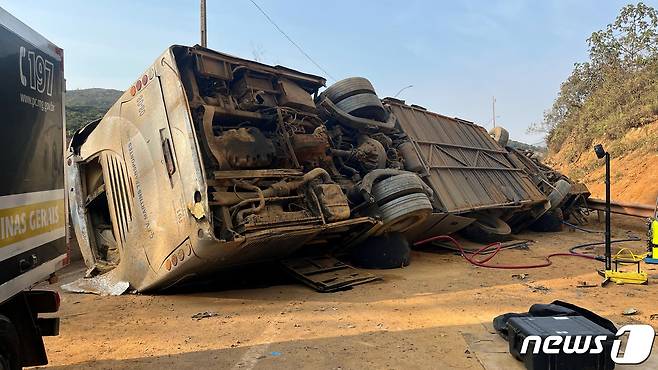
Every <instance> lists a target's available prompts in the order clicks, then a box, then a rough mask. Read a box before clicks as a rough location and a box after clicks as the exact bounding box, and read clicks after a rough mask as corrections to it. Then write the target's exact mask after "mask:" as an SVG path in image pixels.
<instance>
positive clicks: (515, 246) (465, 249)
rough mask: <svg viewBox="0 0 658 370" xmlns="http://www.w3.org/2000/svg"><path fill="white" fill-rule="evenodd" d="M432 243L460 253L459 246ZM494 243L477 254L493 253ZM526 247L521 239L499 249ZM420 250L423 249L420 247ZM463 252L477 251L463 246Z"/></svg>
mask: <svg viewBox="0 0 658 370" xmlns="http://www.w3.org/2000/svg"><path fill="white" fill-rule="evenodd" d="M434 245H436V246H438V247H441V248H442V249H446V250H449V251H452V252H459V253H460V254H461V250H459V248H455V247H451V246H449V245H447V244H444V243H434ZM495 245H496V244H494V245H489V247H488V248H487V249H485V250H483V251H481V252H480V253H478V255H480V256H486V255H489V254H491V253H494V252H495V249H496V248H494V246H495ZM527 247H528V241H525V240H523V241H519V242H517V243H514V244H503V247H502V248H500V250H508V249H524V248H527ZM420 250H422V251H425V249H420ZM464 252H465V253H468V254H473V253H475V252H477V249H467V248H464Z"/></svg>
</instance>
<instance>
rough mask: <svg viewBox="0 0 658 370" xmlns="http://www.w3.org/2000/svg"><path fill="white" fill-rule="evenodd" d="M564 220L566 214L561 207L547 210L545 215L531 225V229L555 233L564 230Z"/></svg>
mask: <svg viewBox="0 0 658 370" xmlns="http://www.w3.org/2000/svg"><path fill="white" fill-rule="evenodd" d="M563 221H564V214H563V213H562V210H561V209H560V208H558V209H556V210H553V211H550V212H546V213H544V215H543V216H541V217H539V219H537V221H535V222H533V223H532V225H530V230H532V231H538V232H549V233H554V232H558V231H562V225H563V223H562V222H563Z"/></svg>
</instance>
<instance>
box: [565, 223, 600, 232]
mask: <svg viewBox="0 0 658 370" xmlns="http://www.w3.org/2000/svg"><path fill="white" fill-rule="evenodd" d="M562 223H563V224H565V225H567V226H569V227H573V228H574V229H576V230H580V231H584V232H586V233H590V234H603V233H604V232H605V231H598V230H590V229H585V228H584V227H580V226H578V225H574V224H570V223H568V222H566V221H562Z"/></svg>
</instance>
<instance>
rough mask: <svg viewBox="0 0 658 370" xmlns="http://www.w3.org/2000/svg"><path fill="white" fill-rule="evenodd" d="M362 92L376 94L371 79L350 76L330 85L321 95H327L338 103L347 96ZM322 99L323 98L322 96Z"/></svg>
mask: <svg viewBox="0 0 658 370" xmlns="http://www.w3.org/2000/svg"><path fill="white" fill-rule="evenodd" d="M361 93H371V94H375V95H376V93H375V88H374V87H373V86H372V84H371V83H370V81H368V80H367V79H365V78H363V77H350V78H346V79H344V80H340V81H338V82H336V83H335V84H333V85H331V86H329V87H328V88H327V89H326V90H324V91H323V92H322V93H321V94H320V96H321V97H323V98H324V97H327V98H328V99H329V100H331V101H332V102H334V103H338V102H339V101H341V100H343V99H345V98H349V97H350V96H353V95H357V94H361ZM320 100H322V98H321V99H320Z"/></svg>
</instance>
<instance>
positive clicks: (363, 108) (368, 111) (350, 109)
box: [336, 92, 388, 122]
mask: <svg viewBox="0 0 658 370" xmlns="http://www.w3.org/2000/svg"><path fill="white" fill-rule="evenodd" d="M336 107H338V108H339V109H341V110H342V111H344V112H346V113H349V114H351V115H353V116H355V117H361V118H368V119H374V120H377V121H381V122H384V121H386V118H388V114H387V113H386V110H385V109H384V106H383V105H382V102H381V100H379V98H378V97H377V95H375V94H373V93H369V92H368V93H363V94H357V95H352V96H350V97H348V98H345V99H343V100H341V101H339V102H337V103H336Z"/></svg>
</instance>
